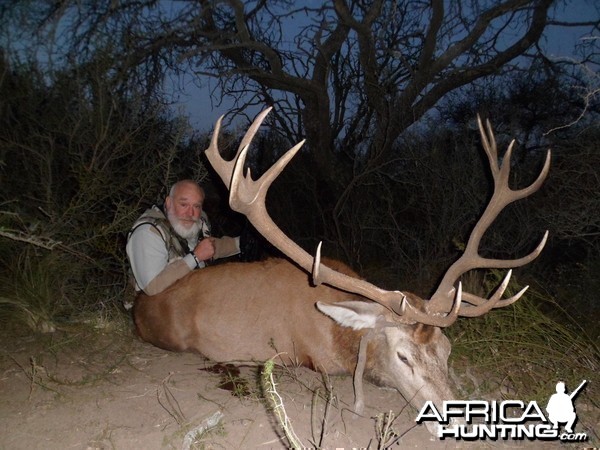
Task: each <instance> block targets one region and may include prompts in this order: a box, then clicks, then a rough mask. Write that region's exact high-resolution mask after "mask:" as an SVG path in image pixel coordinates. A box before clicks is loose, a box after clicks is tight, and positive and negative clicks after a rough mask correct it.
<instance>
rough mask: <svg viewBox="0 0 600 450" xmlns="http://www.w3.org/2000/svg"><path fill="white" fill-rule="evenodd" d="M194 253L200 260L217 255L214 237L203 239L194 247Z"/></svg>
mask: <svg viewBox="0 0 600 450" xmlns="http://www.w3.org/2000/svg"><path fill="white" fill-rule="evenodd" d="M194 255H196V258H198V259H199V260H200V261H206V260H208V259H211V258H212V257H213V256H214V255H215V243H214V240H213V238H206V239H202V240H201V241H200V242H198V245H196V248H194Z"/></svg>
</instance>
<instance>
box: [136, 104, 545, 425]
mask: <svg viewBox="0 0 600 450" xmlns="http://www.w3.org/2000/svg"><path fill="white" fill-rule="evenodd" d="M269 110H270V109H267V110H265V111H263V112H262V113H261V114H260V115H259V116H258V117H257V118H256V120H255V121H254V123H253V124H252V126H251V128H250V129H249V130H248V132H247V133H246V135H245V136H244V138H243V140H242V142H241V144H240V146H239V149H238V153H237V155H236V156H235V158H234V159H233V160H232V161H226V160H224V159H223V158H222V157H221V155H220V153H219V149H218V135H219V129H220V124H221V119H219V120H218V121H217V123H216V126H215V130H214V134H213V137H212V141H211V144H210V147H209V148H208V149H207V150H206V154H207V157H208V159H209V161H210V163H211V165H212V166H213V167H214V169H215V170H216V172H217V173H218V174H219V176H220V177H221V179H222V180H223V182H224V183H225V184H226V185H227V186H228V187H229V190H230V199H229V202H230V205H231V208H232V209H233V210H235V211H238V212H240V213H242V214H244V215H246V216H247V217H248V219H249V220H250V222H251V223H252V224H253V225H254V227H255V228H256V229H257V230H258V231H259V232H260V233H261V234H262V235H263V236H264V237H265V238H266V239H268V240H269V241H270V242H271V243H272V244H273V245H274V246H275V247H276V248H278V249H279V250H281V251H282V252H283V253H284V254H285V255H286V256H287V257H288V258H289V259H290V260H291V261H289V260H287V259H269V260H267V261H263V262H254V263H235V262H234V263H228V264H223V265H216V266H210V267H207V268H205V269H202V270H198V271H194V272H192V273H191V274H190V275H188V276H187V277H185V278H183V279H181V280H180V281H178V282H177V283H176V284H175V285H174V286H172V287H171V288H169V289H168V290H166V291H164V292H162V293H160V294H158V295H155V296H152V297H149V296H146V295H144V294H141V295H140V296H138V298H137V299H136V302H135V306H134V319H135V325H136V328H137V332H138V334H139V335H140V337H141V338H142V339H143V340H145V341H147V342H150V343H152V344H154V345H156V346H158V347H162V348H165V349H169V350H174V351H195V352H198V353H201V354H202V355H204V356H206V357H208V358H210V359H211V360H214V361H217V362H237V363H240V364H243V363H248V362H255V363H257V362H262V361H266V360H267V359H270V358H273V357H274V356H275V355H278V360H279V362H280V363H282V364H298V365H303V366H307V367H309V368H311V369H314V370H318V371H322V372H325V373H328V374H341V373H353V372H354V374H355V388H356V389H357V396H356V397H357V398H356V400H357V402H356V405H355V406H356V408H357V410H359V411H360V410H361V409H362V395H361V388H362V384H361V383H360V380H361V379H362V374H363V371H364V375H365V376H366V377H367V378H368V379H370V380H371V381H373V382H374V383H375V384H378V385H382V386H387V387H392V388H395V389H397V390H398V391H399V392H400V393H401V394H402V395H403V396H404V397H405V398H406V399H407V400H409V401H410V402H411V403H412V404H413V405H414V406H415V407H416V408H420V407H421V406H422V405H423V404H424V403H425V401H427V400H431V401H433V402H434V403H435V404H436V405H440V404H441V402H442V401H443V400H448V399H453V398H455V396H454V394H453V392H452V389H451V387H450V383H449V380H448V365H447V360H448V355H449V354H450V342H449V340H448V339H447V338H446V336H444V335H443V333H442V331H441V329H440V328H442V327H447V326H449V325H451V324H452V323H453V322H454V321H455V320H456V319H457V317H458V316H469V317H474V316H480V315H482V314H485V313H487V312H488V311H490V310H491V309H492V308H499V307H503V306H507V305H510V304H511V303H513V302H515V301H516V300H518V299H519V298H520V297H521V296H522V295H523V293H524V292H525V290H526V289H527V288H524V289H523V290H521V291H520V292H519V293H517V294H516V295H514V296H513V297H511V298H508V299H502V295H503V293H504V290H505V289H506V287H507V285H508V282H509V279H510V276H511V271H509V272H508V274H507V275H506V277H505V278H504V280H503V282H502V283H501V284H500V286H499V287H498V288H497V290H496V291H495V292H494V293H493V294H492V296H491V298H489V299H484V298H481V297H478V296H476V295H474V294H470V293H467V292H462V289H461V287H460V286H461V285H460V282H458V280H459V278H460V277H461V276H462V275H463V274H464V273H466V272H468V271H470V270H472V269H476V268H514V267H519V266H522V265H524V264H527V263H529V262H530V261H532V260H533V259H534V258H536V257H537V256H538V255H539V254H540V252H541V251H542V248H543V247H544V244H545V242H546V238H547V236H548V232H546V233H545V235H544V237H543V239H542V240H541V242H540V244H539V245H538V246H537V247H536V248H535V250H533V252H531V253H530V254H529V255H527V256H525V257H522V258H518V259H512V260H499V259H489V258H484V257H482V256H480V255H479V253H478V247H479V243H480V240H481V238H482V236H483V234H484V233H485V231H486V230H487V229H488V227H489V226H490V225H491V223H492V222H493V221H494V220H495V218H496V217H497V216H498V214H499V213H500V211H502V209H504V207H506V206H507V205H508V204H509V203H511V202H513V201H515V200H518V199H521V198H524V197H527V196H528V195H531V194H532V193H533V192H535V191H536V190H538V189H539V187H540V186H541V185H542V183H543V181H544V179H545V177H546V175H547V174H548V170H549V167H550V152H549V151H548V154H547V157H546V161H545V164H544V167H543V169H542V171H541V173H540V174H539V176H538V178H537V180H536V181H535V182H533V183H532V184H531V185H530V186H529V187H527V188H524V189H520V190H512V189H511V188H510V187H509V186H508V181H509V171H510V157H511V151H512V148H513V143H514V141H513V142H511V144H510V146H509V147H508V149H507V151H506V154H505V155H504V158H503V163H502V164H501V165H499V164H498V153H497V148H496V142H495V139H494V134H493V131H492V128H491V126H490V124H489V122H488V123H486V124H485V126H484V124H482V122H481V120H479V119H478V120H479V129H480V132H481V138H482V142H483V147H484V149H485V152H486V153H487V157H488V160H489V164H490V168H491V171H492V175H493V179H494V193H493V195H492V198H491V200H490V202H489V203H488V205H487V207H486V209H485V211H484V212H483V215H482V216H481V218H480V219H479V221H478V222H477V224H476V225H475V228H474V229H473V231H472V233H471V235H470V237H469V240H468V242H467V245H466V248H465V251H464V253H463V255H462V256H461V257H460V258H459V259H458V260H457V261H456V262H455V263H454V264H452V265H451V266H450V268H449V269H448V271H447V272H446V274H445V275H444V277H443V279H442V281H441V283H440V284H439V287H438V288H437V290H436V291H435V293H434V294H433V296H432V297H431V299H430V300H423V299H422V298H420V297H419V296H417V295H415V294H412V293H409V292H400V291H387V290H383V289H381V288H379V287H377V286H375V285H373V284H371V283H369V282H367V281H365V280H363V279H360V278H359V277H358V276H357V274H355V273H354V272H352V271H351V270H350V269H349V268H348V267H347V266H345V265H344V264H342V263H339V262H336V261H327V262H323V263H322V262H321V258H320V250H318V251H317V254H316V256H315V257H313V256H311V255H310V254H308V253H307V252H305V251H304V250H303V249H302V248H300V247H299V246H298V245H297V244H296V243H295V242H293V241H292V240H291V239H289V238H288V237H287V236H286V235H285V234H284V233H283V232H282V231H281V230H280V229H279V228H278V227H277V225H275V223H274V222H273V221H272V220H271V218H270V217H269V214H268V213H267V210H266V206H265V197H266V194H267V190H268V189H269V186H270V185H271V183H272V182H273V180H275V178H277V176H278V175H279V174H280V173H281V171H282V170H283V169H284V167H285V166H286V164H287V163H288V162H289V161H290V160H291V159H292V157H293V156H294V155H295V154H296V153H297V152H298V150H299V149H300V148H301V147H302V145H303V142H301V143H299V144H297V145H296V146H294V147H293V148H292V149H290V150H289V151H288V152H287V153H286V154H285V155H283V156H282V157H281V159H280V160H279V161H278V162H277V163H276V164H275V165H273V166H272V167H271V168H270V169H269V170H268V171H267V172H266V173H265V174H264V175H263V176H262V177H260V178H259V179H258V180H256V181H254V180H252V177H251V175H250V173H249V172H250V171H249V170H248V173H247V174H246V175H244V173H243V171H244V161H245V158H246V154H247V149H248V146H249V145H250V142H251V141H252V138H253V137H254V135H255V134H256V132H257V131H258V129H259V127H260V125H261V123H262V121H263V120H264V118H265V116H266V115H267V114H268V112H269ZM298 266H300V268H299V267H298ZM302 269H304V270H302ZM309 274H312V281H311V277H310V276H309ZM455 285H456V286H455ZM332 319H333V320H332ZM363 337H366V338H363ZM431 431H432V432H434V430H431Z"/></svg>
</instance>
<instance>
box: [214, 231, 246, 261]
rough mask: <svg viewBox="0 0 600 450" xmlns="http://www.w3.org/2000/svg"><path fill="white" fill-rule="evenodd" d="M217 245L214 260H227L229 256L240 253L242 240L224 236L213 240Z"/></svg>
mask: <svg viewBox="0 0 600 450" xmlns="http://www.w3.org/2000/svg"><path fill="white" fill-rule="evenodd" d="M213 239H214V240H213V242H214V244H215V255H214V256H213V258H214V259H218V258H227V257H228V256H233V255H237V254H238V253H240V238H239V237H229V236H223V237H222V238H213Z"/></svg>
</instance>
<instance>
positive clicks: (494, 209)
mask: <svg viewBox="0 0 600 450" xmlns="http://www.w3.org/2000/svg"><path fill="white" fill-rule="evenodd" d="M477 123H478V125H479V132H480V135H481V142H482V145H483V148H484V150H485V153H486V155H487V157H488V161H489V165H490V169H491V172H492V177H493V179H494V193H493V195H492V198H491V199H490V201H489V202H488V205H487V207H486V208H485V211H484V212H483V214H482V215H481V217H480V219H479V221H478V222H477V224H475V227H474V228H473V231H472V232H471V235H470V236H469V240H468V242H467V246H466V248H465V251H464V252H463V255H462V256H461V257H460V258H459V259H458V260H457V261H456V262H454V264H452V265H451V266H450V267H449V268H448V270H447V271H446V273H445V275H444V277H443V278H442V281H441V282H440V284H439V286H438V288H437V290H436V291H435V293H434V294H433V296H432V297H431V300H430V301H429V303H428V305H427V310H428V311H430V312H433V313H435V312H441V311H447V310H448V309H449V303H450V302H451V295H452V293H453V291H454V287H453V285H454V283H456V281H457V280H458V279H459V278H460V276H461V275H463V274H464V273H466V272H468V271H469V270H472V269H476V268H515V267H520V266H523V265H525V264H527V263H529V262H531V261H532V260H534V259H535V258H536V257H537V256H538V255H539V254H540V253H541V251H542V249H543V248H544V245H545V244H546V241H547V239H548V231H546V233H545V234H544V237H543V238H542V240H541V241H540V243H539V244H538V245H537V247H536V248H535V249H534V250H533V251H532V252H531V253H530V254H528V255H527V256H524V257H521V258H516V259H510V260H501V259H490V258H483V257H481V256H480V255H479V244H480V242H481V238H482V237H483V235H484V234H485V232H486V231H487V229H488V228H489V227H490V225H491V224H492V223H493V221H494V220H495V219H496V217H498V214H500V212H501V211H502V210H503V209H504V208H505V207H506V206H507V205H508V204H510V203H512V202H514V201H516V200H519V199H522V198H524V197H527V196H529V195H531V194H533V193H534V192H536V191H537V190H538V189H539V188H540V186H541V185H542V183H543V182H544V180H545V179H546V176H547V175H548V172H549V170H550V159H551V152H550V150H548V152H547V154H546V159H545V161H544V166H543V168H542V170H541V171H540V173H539V175H538V177H537V178H536V180H535V181H534V182H533V183H531V184H530V185H529V186H527V187H525V188H522V189H518V190H513V189H511V188H510V186H509V176H510V164H511V156H512V150H513V146H514V143H515V141H514V140H513V141H511V143H510V144H509V146H508V148H507V150H506V153H505V155H504V158H503V161H502V164H499V163H498V150H497V146H496V139H495V136H494V132H493V129H492V125H491V123H490V121H489V120H487V121H486V123H485V126H484V124H483V122H482V120H481V117H479V116H477ZM505 281H506V283H508V279H505ZM505 288H506V287H505ZM505 288H504V289H505ZM504 289H500V288H499V289H498V291H496V292H499V291H502V292H503V291H504ZM524 292H525V291H522V292H521V293H520V294H517V295H516V296H514V297H511V298H510V299H506V300H502V301H500V296H501V294H500V296H499V297H498V298H497V299H495V295H496V294H494V297H492V298H491V299H490V300H487V302H492V300H493V299H495V301H494V303H493V304H491V305H487V306H483V302H486V300H484V299H482V298H481V297H477V296H475V295H473V294H469V293H466V292H465V294H464V296H465V299H467V301H471V300H472V301H473V302H475V303H477V304H478V306H476V307H467V306H465V307H463V308H462V310H461V311H460V312H459V314H460V315H480V314H479V313H478V311H481V314H484V313H485V312H487V311H489V309H491V308H493V307H501V306H506V305H508V304H510V303H513V302H514V301H516V300H518V298H520V296H521V295H522V294H523V293H524ZM474 308H478V309H474ZM486 308H487V309H486ZM467 311H468V312H467Z"/></svg>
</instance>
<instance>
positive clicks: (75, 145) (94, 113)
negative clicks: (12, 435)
mask: <svg viewBox="0 0 600 450" xmlns="http://www.w3.org/2000/svg"><path fill="white" fill-rule="evenodd" d="M110 70H111V60H110V58H107V57H106V56H105V55H103V56H101V57H99V59H98V60H97V61H96V63H95V64H88V65H86V66H85V67H79V68H71V69H68V70H65V71H63V72H58V73H50V74H49V73H44V74H42V73H41V72H40V71H38V69H37V67H36V66H35V65H19V64H16V63H13V66H11V64H10V63H9V61H8V60H7V59H4V60H2V61H0V73H1V74H2V77H0V98H1V99H2V100H1V101H0V122H1V123H3V126H2V127H0V160H1V161H2V165H1V166H0V183H1V185H2V190H1V191H0V246H1V247H2V249H3V263H4V267H3V268H2V269H1V270H2V273H1V274H0V275H1V276H3V277H4V278H5V279H7V280H8V281H7V285H6V286H4V290H5V291H7V292H8V293H7V294H6V295H4V300H3V303H2V305H0V314H3V315H5V316H6V315H7V314H9V312H16V311H20V313H19V314H20V315H21V318H22V319H23V320H21V319H19V321H20V322H23V323H27V324H28V325H29V326H30V327H32V328H33V329H40V327H41V328H44V325H41V324H43V323H46V322H48V325H47V326H48V327H51V324H52V323H53V317H55V316H56V315H58V316H61V317H63V316H64V317H69V316H71V315H73V314H74V313H75V312H76V311H77V310H81V308H82V306H81V304H83V309H84V310H86V311H89V310H96V311H104V312H106V311H107V310H109V309H111V308H113V309H114V308H116V306H117V305H120V304H121V301H122V298H123V296H124V295H126V293H127V289H128V276H127V270H128V269H127V263H126V257H125V253H124V244H125V240H126V233H127V231H128V229H129V227H130V226H131V224H132V223H133V221H134V220H135V218H136V217H137V216H138V215H139V214H140V212H141V211H143V209H145V208H146V207H147V206H149V205H150V204H152V203H154V202H157V201H160V199H161V198H163V197H164V195H165V194H166V191H167V186H169V185H170V184H171V183H172V182H174V181H175V180H176V179H179V178H181V177H184V176H186V177H192V176H193V177H196V178H197V179H199V180H201V179H202V178H204V177H205V176H206V171H205V170H204V168H203V166H202V165H201V164H199V163H198V162H197V161H194V160H195V159H197V155H196V154H195V152H193V151H192V150H191V147H192V146H194V143H193V140H192V136H191V134H190V133H189V130H188V127H187V125H186V123H185V122H184V121H182V120H181V119H178V118H170V117H169V116H168V113H167V111H168V110H167V109H165V108H164V107H163V106H161V105H160V104H159V103H152V102H150V101H148V100H147V99H144V101H141V99H140V97H139V96H138V95H137V94H136V93H135V92H130V91H128V92H122V91H119V90H116V89H114V88H113V86H112V85H111V77H110V75H109V74H110ZM192 161H194V162H192ZM24 249H25V250H27V251H26V252H25V254H24V255H23V257H22V256H20V254H21V253H23V251H24ZM49 252H50V254H51V255H52V256H49V254H48V253H49ZM23 258H25V259H27V258H29V259H31V260H32V261H30V262H25V261H24V260H23ZM45 261H48V262H45ZM56 261H60V262H56ZM17 268H19V270H18V271H19V273H18V274H16V272H17ZM19 277H22V279H20V278H19ZM65 286H69V288H70V289H71V288H73V289H75V290H76V291H77V295H75V294H73V295H71V294H72V293H71V292H70V293H69V295H65V293H64V292H63V291H61V289H63V290H64V288H65ZM57 289H58V290H59V292H56V290H57ZM36 290H37V291H38V292H34V291H36ZM20 291H22V292H20ZM75 300H76V301H77V302H79V303H81V304H77V305H75V303H74V301H75ZM26 316H28V317H29V318H28V319H26V320H25V317H26Z"/></svg>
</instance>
